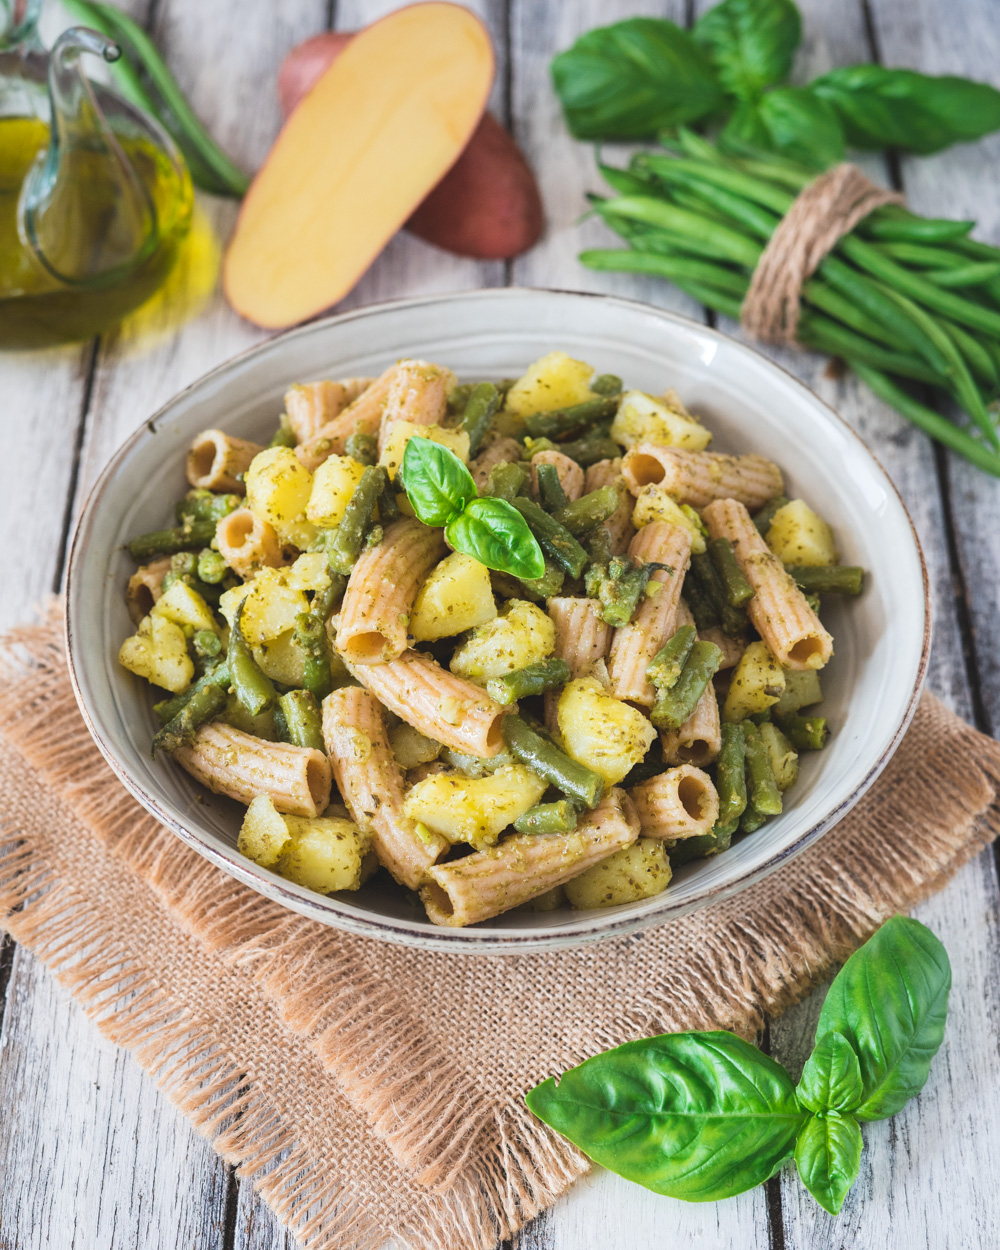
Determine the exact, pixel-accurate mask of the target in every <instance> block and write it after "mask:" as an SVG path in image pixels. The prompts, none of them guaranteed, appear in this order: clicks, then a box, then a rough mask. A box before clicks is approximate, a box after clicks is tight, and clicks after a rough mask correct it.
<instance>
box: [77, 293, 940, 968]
mask: <svg viewBox="0 0 1000 1250" xmlns="http://www.w3.org/2000/svg"><path fill="white" fill-rule="evenodd" d="M554 348H560V349H562V350H565V351H567V352H569V353H570V355H572V356H576V357H579V358H581V359H584V360H587V361H588V362H590V363H591V364H593V365H594V366H595V367H596V368H597V370H598V371H599V372H602V373H604V372H611V373H616V374H618V375H620V376H621V377H623V378H624V379H625V380H626V383H627V385H629V386H632V387H639V388H642V389H644V390H648V391H654V392H655V391H660V390H662V389H663V388H664V387H665V386H668V385H669V386H673V387H675V388H676V389H677V390H678V391H679V393H680V394H681V395H682V397H683V398H684V400H685V402H686V403H687V404H688V405H689V406H690V407H691V408H692V409H693V410H694V411H695V412H697V413H699V414H700V415H702V416H703V417H704V419H705V421H706V422H707V424H708V425H709V426H710V427H711V428H712V430H713V431H715V435H716V441H715V444H714V446H715V447H716V448H717V449H719V450H722V451H731V452H740V451H751V450H752V451H757V452H762V453H763V454H765V455H767V456H770V457H772V458H773V459H774V460H776V461H777V462H778V463H779V464H780V465H781V466H782V468H783V469H784V470H785V473H786V481H787V493H788V494H789V495H792V496H797V495H802V496H804V497H805V498H806V499H808V500H809V501H810V503H811V504H812V505H813V507H815V508H816V509H817V510H818V511H819V512H820V513H821V514H822V515H823V516H825V517H826V518H827V519H828V520H829V521H830V523H831V524H832V525H833V527H834V530H835V532H836V535H837V540H838V543H839V545H840V551H841V558H842V560H843V561H844V563H848V564H860V565H863V566H864V567H865V568H866V569H868V570H869V577H868V579H867V584H866V589H865V591H864V594H863V595H862V596H861V598H860V599H859V600H857V601H847V602H838V601H835V600H834V599H833V598H831V600H830V601H829V602H828V604H827V605H824V608H825V616H824V619H825V620H826V622H827V624H828V625H829V627H830V629H831V631H832V633H833V635H834V637H835V640H836V656H835V658H834V659H833V661H832V662H831V663H830V665H829V666H828V668H827V669H826V670H825V672H824V677H823V683H824V693H825V702H824V705H823V710H824V712H825V714H826V715H827V716H828V718H829V720H830V723H831V725H832V728H833V737H832V739H831V741H830V744H829V746H828V747H827V748H826V749H825V750H824V751H822V752H818V753H812V754H807V755H805V756H804V757H803V759H802V767H801V773H800V778H799V781H798V783H797V785H796V786H795V788H794V790H792V791H791V792H790V794H789V796H788V799H787V801H786V808H785V811H784V813H783V814H782V815H781V816H780V817H778V818H777V819H775V820H772V821H771V822H770V823H768V824H767V825H765V826H764V828H763V829H761V830H760V831H759V832H758V833H756V834H754V835H753V836H752V837H747V838H744V839H742V840H741V841H738V842H737V843H736V844H735V845H734V846H733V847H732V849H731V850H729V851H728V852H726V853H725V854H723V855H720V856H718V857H716V858H714V859H711V860H703V861H701V862H696V863H693V864H690V865H687V866H686V867H684V868H682V869H681V870H680V871H679V872H678V873H677V876H676V877H675V879H674V881H673V882H672V883H671V885H670V886H669V888H668V889H667V890H666V891H665V892H664V893H663V894H661V895H659V896H658V897H657V898H653V899H647V900H644V901H642V902H639V903H630V904H626V905H623V906H619V907H612V908H607V909H603V910H594V911H571V910H565V911H556V912H548V913H533V912H528V911H513V912H510V913H508V914H506V915H503V916H499V917H497V918H496V919H495V920H492V921H490V922H488V923H486V924H482V925H478V926H476V927H474V928H470V929H445V928H437V927H435V926H433V925H431V924H430V923H429V922H428V921H427V919H426V917H425V916H424V913H423V909H422V908H420V907H417V906H414V905H413V903H412V902H411V901H409V900H408V899H407V898H406V896H404V895H403V893H402V891H399V890H397V889H396V888H395V887H394V886H393V885H392V883H388V884H386V883H382V882H381V880H380V879H377V880H375V881H373V882H371V883H369V884H368V885H367V886H365V887H364V888H363V889H362V890H360V891H359V892H358V893H355V894H341V895H335V896H331V897H323V896H321V895H318V894H314V893H312V892H310V891H309V890H306V889H303V888H301V887H299V886H296V885H293V884H291V883H290V882H288V881H285V880H283V879H282V878H281V877H279V876H277V875H276V874H274V873H272V872H270V871H268V870H266V869H261V868H258V867H257V866H256V865H255V864H253V863H251V862H250V861H249V860H247V859H244V858H243V857H242V856H241V855H239V854H238V853H237V851H236V836H237V832H238V829H239V825H240V820H241V817H242V812H243V809H242V808H240V807H238V806H237V805H236V804H235V803H232V802H230V801H229V800H226V799H223V798H219V797H217V796H215V795H211V794H208V793H207V792H206V791H205V790H203V789H202V788H201V787H200V786H199V785H198V784H197V783H195V782H194V781H193V780H192V779H191V778H190V777H189V776H188V775H187V774H186V773H185V772H183V771H182V770H181V769H180V768H179V767H178V766H176V765H175V764H173V763H172V761H171V760H170V759H169V758H163V757H161V758H158V759H156V760H155V761H154V760H153V759H152V758H151V757H150V751H149V744H150V740H151V738H152V736H153V733H154V732H155V730H156V728H157V722H156V720H155V717H154V714H153V710H152V703H153V699H152V698H151V697H150V691H149V688H148V686H147V685H146V683H145V682H142V681H140V680H139V679H137V678H135V677H133V676H132V675H131V674H129V673H128V672H126V671H125V670H124V669H122V668H120V667H119V665H118V664H117V662H116V656H117V653H118V648H119V646H120V644H121V641H122V639H123V638H124V637H125V636H126V635H127V634H129V633H131V632H132V626H131V623H130V621H129V617H128V613H127V612H126V609H125V603H124V598H123V594H124V590H125V584H126V581H127V579H128V577H129V575H130V573H131V572H132V571H133V565H132V563H131V561H130V560H129V557H128V555H127V553H125V552H124V551H123V550H122V545H123V543H124V542H125V541H126V540H127V539H128V538H129V537H130V536H131V535H134V534H137V533H142V532H143V531H146V530H152V529H157V528H160V527H162V526H163V525H167V524H170V523H171V521H170V519H169V518H170V509H171V505H172V503H173V501H174V500H175V499H177V498H178V497H179V496H180V495H181V494H183V492H184V490H185V489H186V482H185V478H184V467H183V466H184V454H185V452H186V451H187V448H188V446H189V444H190V443H191V441H192V439H193V437H194V436H195V435H196V434H197V433H198V432H199V431H200V430H203V429H205V428H207V427H212V426H218V427H221V428H223V429H225V430H229V431H231V432H233V433H234V434H239V435H242V436H244V437H248V438H251V439H258V440H266V439H267V437H268V436H269V434H270V433H271V432H272V431H273V429H274V425H275V420H276V417H277V415H278V413H279V412H280V411H281V409H282V395H283V393H284V391H285V389H286V388H287V386H288V385H289V384H290V383H292V382H295V381H302V380H308V379H312V378H317V377H334V378H336V377H345V376H356V375H358V374H371V375H373V374H378V373H379V372H381V370H383V369H384V368H385V367H386V366H387V365H388V364H389V363H391V362H392V361H393V360H395V359H397V358H399V357H401V356H416V357H420V358H423V359H426V360H434V361H440V362H441V363H443V364H446V365H449V366H450V367H451V368H453V369H455V370H456V372H457V373H458V375H459V377H460V379H471V378H481V377H493V378H500V377H506V376H511V375H516V374H517V373H519V372H521V371H522V370H523V369H524V367H525V366H526V365H527V364H528V363H529V362H530V361H532V360H534V359H536V358H537V357H539V356H541V355H543V354H544V353H545V352H547V351H550V350H552V349H554ZM66 616H67V619H66V624H67V636H68V646H69V658H70V667H71V671H72V675H73V682H74V685H75V688H76V695H77V699H78V700H79V703H80V707H81V709H82V711H83V714H84V717H85V718H86V721H87V724H88V726H89V728H90V731H91V733H92V734H93V736H94V739H95V740H96V742H97V745H98V746H99V747H100V749H101V751H102V752H103V754H104V755H105V757H106V758H107V760H108V762H109V764H110V765H111V767H112V768H113V769H114V771H115V772H116V773H117V774H118V776H119V777H120V778H121V780H122V782H123V784H124V785H125V786H126V787H127V789H128V790H130V791H131V793H132V794H133V795H135V797H136V798H137V799H138V800H139V802H140V803H142V805H143V806H144V807H145V808H147V809H148V810H149V811H150V812H151V813H152V814H153V815H154V816H156V817H157V818H158V819H159V820H160V821H162V823H163V824H164V825H165V826H166V828H167V829H169V830H172V831H173V832H174V833H175V834H177V836H178V837H179V838H181V840H182V841H183V842H185V843H186V844H187V845H188V846H190V847H193V848H194V849H195V850H197V851H198V852H199V853H200V854H202V855H205V856H206V857H207V858H208V859H210V860H211V861H212V862H213V863H215V864H217V865H218V866H219V867H220V868H222V869H223V870H224V871H225V872H228V873H231V874H232V875H233V876H235V877H238V878H239V879H240V880H241V881H243V882H245V883H246V884H247V885H249V886H251V887H252V888H253V889H255V890H258V891H260V892H261V893H262V894H265V895H267V896H268V897H269V898H271V899H274V900H276V901H278V902H280V903H282V904H283V905H284V906H286V907H289V908H291V909H292V910H293V911H297V912H301V913H302V914H304V915H306V916H310V917H312V918H313V919H315V920H319V921H321V922H323V923H324V924H330V925H335V926H338V927H339V928H342V929H346V930H349V931H350V932H352V933H356V934H362V935H365V936H369V937H375V938H382V939H385V940H387V941H394V942H402V943H407V944H410V945H415V946H423V947H438V948H442V949H444V948H446V949H449V950H452V951H468V952H477V953H494V952H507V953H513V952H519V951H526V950H540V949H551V948H555V947H562V946H572V945H576V944H580V943H584V942H588V941H593V940H595V939H599V938H606V937H611V936H614V935H621V934H623V933H628V932H629V931H631V930H636V929H642V928H645V927H646V926H649V925H654V924H659V923H662V922H663V921H666V920H669V919H671V918H673V917H677V916H680V915H683V914H684V913H686V912H690V911H692V910H694V909H695V908H699V907H703V906H705V905H707V904H710V903H713V902H718V901H720V900H721V899H724V898H726V897H728V896H729V895H731V894H733V893H735V892H736V891H738V890H741V889H743V888H744V887H746V886H748V885H749V884H750V883H751V882H754V881H758V880H760V879H761V878H762V877H763V876H765V875H766V874H768V873H771V872H775V871H778V870H780V868H781V866H782V865H783V864H784V863H786V862H787V861H788V860H789V859H790V858H791V857H792V856H794V855H797V854H799V853H800V852H801V851H803V850H805V848H806V847H807V846H809V845H811V844H812V843H813V842H815V841H816V839H817V838H819V837H820V836H821V835H822V834H823V833H824V832H825V831H826V830H827V829H829V828H830V827H831V825H833V824H834V823H835V822H836V821H837V820H839V819H840V818H841V817H842V816H843V815H844V813H845V812H846V811H848V809H849V808H850V807H851V806H852V805H853V804H854V803H856V802H857V801H858V799H859V798H860V797H861V795H862V794H863V793H864V791H865V790H866V789H867V787H868V786H869V785H871V783H872V781H873V780H874V779H875V777H876V776H877V775H878V773H879V771H880V770H881V769H882V768H883V767H884V766H885V764H886V762H887V760H888V759H889V757H890V756H891V754H892V752H893V750H894V749H895V747H896V746H897V744H898V742H899V740H900V737H901V735H902V733H903V731H904V729H905V727H906V725H907V722H908V721H909V718H910V716H911V715H912V713H913V711H914V708H915V705H916V700H917V696H918V694H919V690H920V686H921V682H922V680H923V676H924V670H925V667H926V662H927V652H928V645H929V612H928V607H927V579H926V573H925V570H924V566H923V560H922V558H921V554H920V549H919V546H918V543H917V539H916V536H915V534H914V531H913V526H912V524H911V522H910V519H909V517H908V516H907V513H906V510H905V508H904V507H903V504H902V502H901V500H900V498H899V495H898V493H897V492H896V490H895V488H894V487H893V484H892V482H891V481H890V480H889V478H888V477H887V476H886V474H885V472H884V471H883V470H882V468H881V467H880V465H879V464H878V462H877V461H876V460H875V458H874V457H873V456H872V454H871V453H870V452H869V451H868V450H867V448H866V447H865V446H864V444H863V443H862V442H861V440H860V439H859V438H858V436H857V435H856V434H855V433H854V432H853V431H852V430H851V429H850V428H849V427H848V426H847V425H846V424H845V423H844V422H843V421H842V420H841V419H840V418H839V417H838V416H837V415H836V413H835V412H833V411H832V410H831V409H830V408H828V407H827V406H826V405H825V404H824V403H822V402H821V401H820V400H819V399H817V397H816V396H815V395H813V394H812V393H811V392H810V391H809V390H807V389H806V387H804V386H803V385H802V384H801V383H800V382H798V381H796V379H795V378H793V377H791V376H790V375H789V374H787V373H785V372H784V371H783V370H781V369H779V368H778V367H776V366H775V365H773V364H771V363H770V362H769V361H768V360H766V359H764V357H762V356H760V355H758V354H757V353H756V352H753V351H751V350H750V349H748V348H746V347H743V346H741V345H740V344H739V343H736V342H733V341H732V340H731V339H727V338H725V337H723V336H722V335H721V334H718V333H716V332H715V331H713V330H711V329H708V328H706V327H705V326H703V325H698V324H696V323H694V322H692V321H688V320H686V319H685V318H683V317H678V316H674V315H673V314H671V313H667V312H662V311H660V310H659V309H655V308H651V307H648V306H645V305H642V304H637V303H630V302H628V301H626V300H621V299H613V298H609V297H606V296H597V295H584V294H572V293H568V292H558V291H538V290H516V289H509V290H491V291H474V292H469V293H467V294H458V295H450V296H433V297H428V298H417V299H408V300H402V301H399V302H395V303H389V304H382V305H378V306H375V307H370V308H364V309H360V310H359V311H356V312H350V313H346V314H345V315H343V316H339V317H333V318H330V319H328V320H325V321H318V322H315V323H313V324H311V325H307V326H304V327H303V328H301V329H298V330H294V331H292V332H291V333H289V334H285V335H283V336H281V337H280V338H276V339H273V340H271V341H270V342H268V343H265V344H263V345H261V346H259V347H256V348H254V349H252V350H251V351H249V352H246V353H245V354H244V355H242V356H239V357H237V358H236V359H235V360H232V361H230V362H229V363H228V364H225V365H222V366H221V367H219V368H218V369H215V370H214V371H213V372H212V373H209V374H207V375H206V376H205V377H203V378H202V379H200V380H199V381H198V382H195V383H194V384H193V385H192V386H189V387H188V388H187V389H186V390H184V391H182V392H181V394H179V395H178V396H176V398H174V399H172V400H171V401H170V402H169V403H168V404H167V405H166V406H165V407H163V408H161V409H160V411H159V412H158V413H157V414H156V415H155V416H153V417H152V418H151V419H150V420H148V421H146V422H144V424H143V425H142V426H140V428H139V429H138V430H137V431H136V432H135V433H134V434H133V435H132V437H131V438H130V439H128V441H127V442H126V443H125V444H124V446H122V447H121V448H120V449H119V450H118V452H117V453H116V454H115V455H114V456H113V457H112V459H111V461H110V463H109V464H108V466H107V468H106V469H105V470H104V473H103V474H102V475H101V477H100V479H99V481H98V482H97V484H96V486H95V487H94V489H93V491H92V493H91V495H90V498H89V500H88V502H87V505H86V507H85V509H84V511H83V514H82V516H81V518H80V522H79V525H78V527H77V531H76V535H75V537H74V540H73V546H72V551H71V554H70V560H69V575H68V587H67V599H66ZM164 836H165V837H166V836H167V834H166V833H164ZM381 876H382V874H380V878H381Z"/></svg>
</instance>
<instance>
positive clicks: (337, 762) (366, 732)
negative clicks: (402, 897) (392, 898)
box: [323, 686, 448, 890]
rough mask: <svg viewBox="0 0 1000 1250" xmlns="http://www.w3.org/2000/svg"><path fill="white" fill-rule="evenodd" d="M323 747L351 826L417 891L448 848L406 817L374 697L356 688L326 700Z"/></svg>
mask: <svg viewBox="0 0 1000 1250" xmlns="http://www.w3.org/2000/svg"><path fill="white" fill-rule="evenodd" d="M323 741H324V743H325V744H326V749H327V751H328V753H329V756H330V763H331V765H332V767H333V775H334V778H335V779H336V782H337V788H338V789H339V790H340V793H341V795H342V796H343V799H344V802H345V803H346V804H347V808H348V810H349V811H350V813H351V818H352V820H353V821H354V823H355V824H356V825H357V826H358V827H359V828H360V829H362V830H363V831H364V832H366V833H371V835H372V845H373V847H374V849H375V853H376V855H377V856H378V858H379V862H380V863H381V864H383V865H384V866H385V867H386V868H388V870H389V872H390V873H392V875H393V877H395V879H396V880H397V881H399V882H401V883H402V884H403V885H405V886H409V888H410V889H411V890H412V889H416V888H417V886H418V885H419V884H420V883H421V882H422V881H423V879H424V874H425V872H426V870H427V869H428V868H429V867H430V865H431V864H433V863H434V861H435V860H436V859H437V858H438V857H439V856H440V855H443V854H444V852H445V851H446V850H447V849H448V842H447V841H446V839H444V838H442V837H441V836H440V835H439V834H435V833H429V834H427V835H425V836H424V837H421V836H420V834H418V832H417V827H416V824H415V822H414V821H412V820H410V819H409V817H407V816H404V815H403V792H404V784H403V773H402V770H401V769H400V767H399V764H398V763H397V762H396V757H395V756H394V755H393V753H392V748H391V747H390V746H389V738H388V735H387V734H386V728H385V715H384V713H383V711H382V708H381V707H380V706H379V702H378V700H377V699H376V698H375V696H374V695H372V694H369V693H368V691H367V690H361V689H359V688H358V687H357V686H345V687H343V688H342V689H340V690H335V691H334V692H333V693H332V694H330V695H327V697H326V698H325V699H324V700H323Z"/></svg>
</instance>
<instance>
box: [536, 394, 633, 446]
mask: <svg viewBox="0 0 1000 1250" xmlns="http://www.w3.org/2000/svg"><path fill="white" fill-rule="evenodd" d="M616 407H617V403H616V400H614V399H612V398H610V397H608V396H606V395H602V396H599V397H598V398H597V399H585V400H584V401H583V403H580V404H573V405H572V406H571V407H569V408H557V409H555V410H554V411H552V412H533V413H532V414H531V416H529V417H525V419H524V428H525V429H526V430H527V432H528V433H529V434H530V435H531V436H532V438H559V437H560V435H563V436H565V435H567V434H573V433H574V432H576V431H578V430H584V429H588V428H589V427H590V426H592V425H593V424H594V423H595V422H597V421H603V420H605V419H606V418H607V417H612V416H614V413H615V408H616Z"/></svg>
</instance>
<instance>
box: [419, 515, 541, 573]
mask: <svg viewBox="0 0 1000 1250" xmlns="http://www.w3.org/2000/svg"><path fill="white" fill-rule="evenodd" d="M444 536H445V538H446V539H447V540H448V542H449V543H451V545H452V546H453V547H454V548H455V550H456V551H464V552H465V554H466V555H467V556H472V558H473V559H474V560H478V561H479V563H480V564H485V565H486V567H487V568H488V569H497V570H498V571H499V572H501V573H511V574H513V576H514V577H525V578H533V577H541V576H542V574H543V573H544V572H545V557H544V556H543V555H542V549H541V547H539V545H538V539H537V538H536V537H535V536H534V534H532V532H531V530H530V529H528V523H527V521H525V519H524V517H523V516H521V514H520V512H518V511H517V509H516V508H515V507H513V505H512V504H509V503H508V502H507V500H506V499H494V498H492V497H488V498H482V499H473V500H472V502H471V503H470V504H469V505H468V507H467V508H466V509H465V511H464V512H463V513H462V514H461V516H457V517H454V518H452V520H451V521H450V522H449V523H448V525H447V527H446V528H445V531H444Z"/></svg>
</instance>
